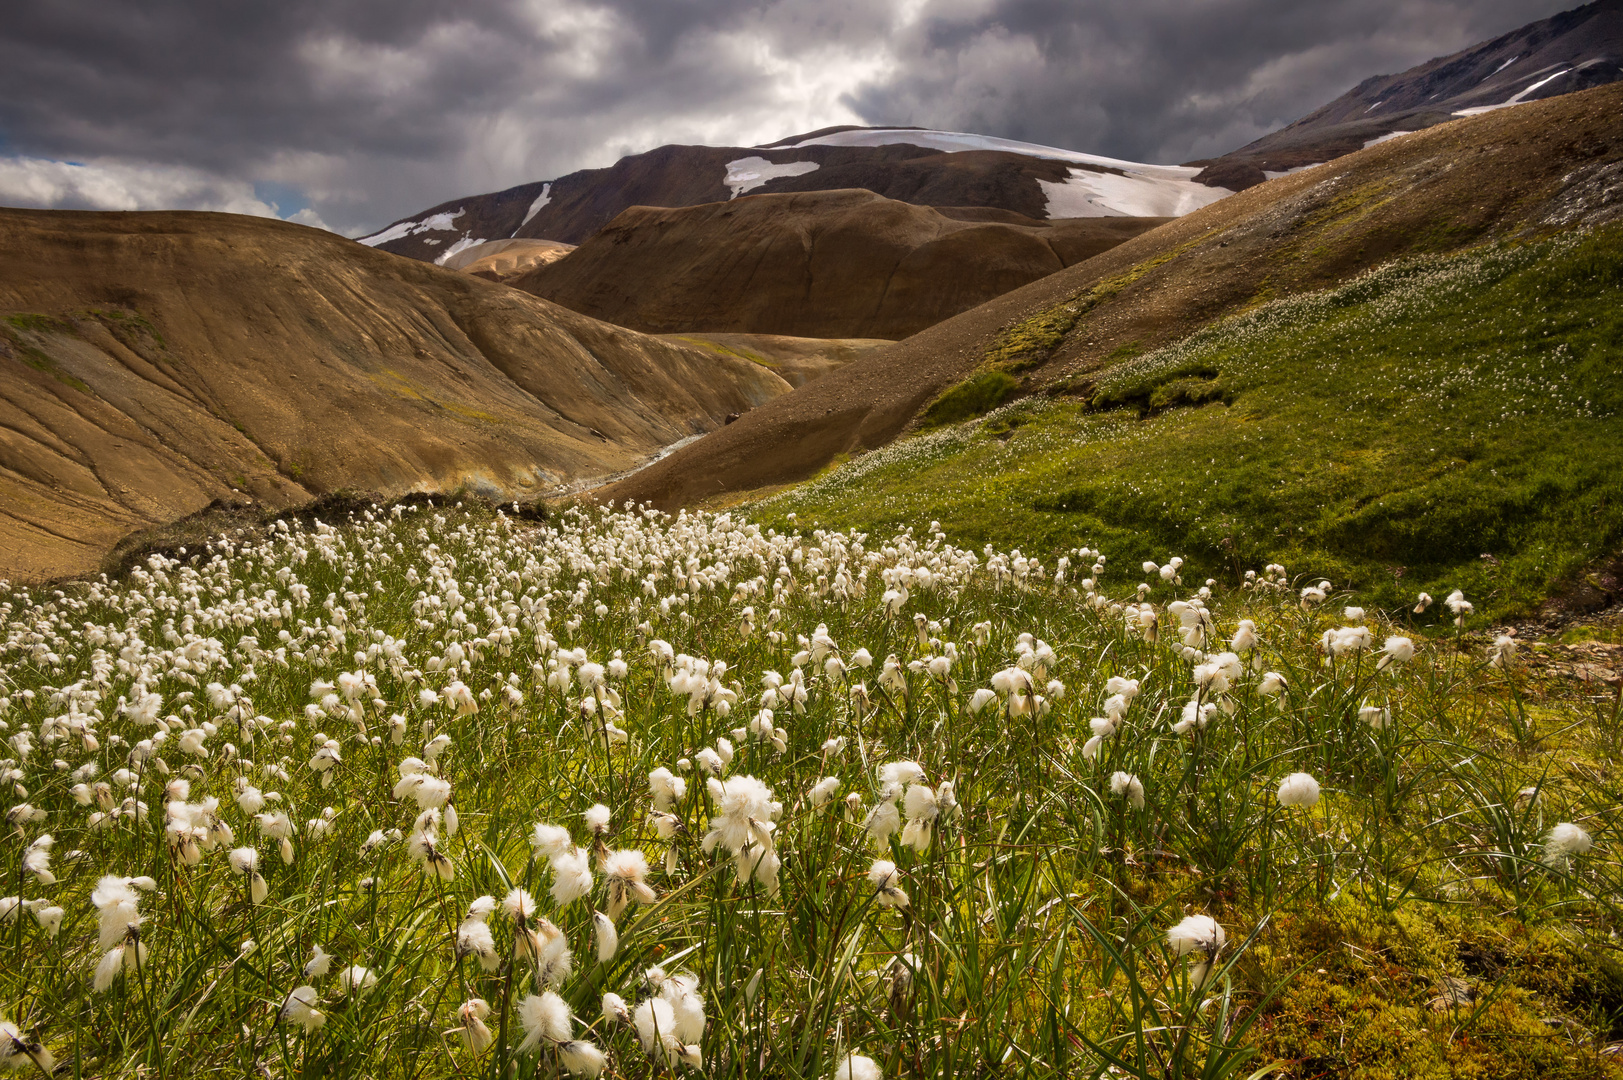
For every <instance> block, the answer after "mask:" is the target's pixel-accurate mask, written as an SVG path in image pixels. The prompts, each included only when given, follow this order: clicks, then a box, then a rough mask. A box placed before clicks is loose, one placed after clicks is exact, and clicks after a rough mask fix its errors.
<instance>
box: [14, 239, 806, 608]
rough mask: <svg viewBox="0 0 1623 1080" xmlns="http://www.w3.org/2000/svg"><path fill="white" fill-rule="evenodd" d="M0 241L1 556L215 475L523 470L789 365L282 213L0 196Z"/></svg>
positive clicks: (400, 484)
mask: <svg viewBox="0 0 1623 1080" xmlns="http://www.w3.org/2000/svg"><path fill="white" fill-rule="evenodd" d="M0 252H3V253H4V254H3V257H0V578H5V577H10V578H13V579H26V578H40V577H48V576H53V575H63V574H72V573H79V572H84V571H87V570H91V569H94V568H95V567H96V566H97V564H98V563H99V560H100V559H101V557H102V555H103V554H104V553H105V552H106V551H107V550H108V549H109V548H110V547H111V546H112V545H113V543H114V542H116V541H117V539H118V538H119V537H120V536H122V535H124V534H126V533H128V532H130V531H132V530H134V529H137V528H140V527H143V526H146V525H150V524H154V523H158V522H163V521H168V520H172V519H175V518H178V517H181V516H184V515H185V514H188V513H190V512H192V511H194V510H197V509H199V508H201V507H203V506H205V505H207V504H208V503H210V502H211V501H212V500H215V499H217V498H223V499H227V500H232V499H236V500H245V499H247V498H249V497H251V498H252V499H254V500H258V501H259V502H261V503H263V504H266V505H270V506H281V505H287V504H292V503H297V502H300V501H303V500H306V499H308V498H309V497H311V496H312V495H313V494H318V493H322V492H326V491H331V490H335V489H343V488H349V489H355V490H371V491H378V492H382V493H386V494H388V493H400V492H406V491H411V490H451V489H456V488H459V487H468V488H471V489H475V490H478V491H482V492H485V493H488V494H493V495H498V496H500V497H504V498H505V497H521V496H525V495H530V494H535V493H540V492H544V491H546V490H547V489H549V488H551V487H553V486H555V485H557V484H560V483H564V482H568V481H571V480H578V479H580V478H582V477H588V476H596V475H606V474H611V473H614V472H616V471H619V470H623V469H625V468H627V467H629V466H631V465H634V464H635V463H636V462H638V461H639V460H641V459H642V458H643V457H644V456H645V455H647V454H649V453H651V452H653V451H655V450H656V449H658V448H659V447H662V446H666V445H669V444H670V443H672V442H676V441H678V440H680V439H682V438H684V437H687V436H689V435H692V434H694V433H696V432H701V431H705V430H708V429H709V428H712V427H717V426H719V425H720V424H721V423H722V422H723V420H724V418H725V417H726V416H727V414H728V413H734V412H747V411H748V410H749V409H750V408H752V407H753V406H755V405H759V404H761V403H762V402H764V401H767V400H768V399H770V398H772V397H774V396H776V395H778V394H780V393H783V392H784V391H786V390H787V389H788V385H787V384H786V383H785V382H783V380H781V379H779V378H778V377H777V376H776V375H774V374H773V373H772V372H770V371H768V370H766V369H765V368H763V367H761V366H760V365H758V364H753V363H750V362H748V361H746V360H743V359H740V358H737V357H733V356H728V355H725V354H720V353H717V352H715V351H712V350H708V349H700V348H693V347H687V346H684V345H681V344H679V343H672V342H668V341H661V340H659V339H657V338H652V337H647V336H644V335H642V334H637V333H633V332H631V331H627V330H622V329H620V328H618V327H614V326H608V325H605V324H603V323H600V322H596V321H594V320H592V319H589V318H586V317H584V316H581V315H577V314H575V313H574V312H571V311H567V310H564V309H562V308H559V307H556V306H554V305H552V304H549V303H547V302H545V301H543V300H538V299H536V298H535V297H532V296H528V295H525V294H524V293H520V292H517V291H515V290H513V289H509V288H507V287H505V286H501V285H496V284H492V283H490V282H486V281H481V280H479V279H477V278H473V277H470V276H468V275H466V274H460V273H457V272H455V271H451V270H444V269H441V268H439V267H436V266H431V265H428V264H425V263H419V262H414V261H411V260H407V259H402V258H399V257H398V256H395V255H390V254H388V253H386V252H379V251H373V250H371V249H369V248H366V247H364V246H362V245H360V244H356V243H354V242H353V241H350V240H346V239H343V238H342V237H338V236H334V235H332V234H330V233H325V232H321V231H318V230H315V229H308V228H304V227H302V226H298V225H290V224H287V223H284V222H277V221H266V220H262V219H258V218H249V217H239V216H234V215H226V214H200V213H132V214H97V213H78V212H65V211H27V210H0Z"/></svg>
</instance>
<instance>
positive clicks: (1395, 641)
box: [1375, 634, 1414, 671]
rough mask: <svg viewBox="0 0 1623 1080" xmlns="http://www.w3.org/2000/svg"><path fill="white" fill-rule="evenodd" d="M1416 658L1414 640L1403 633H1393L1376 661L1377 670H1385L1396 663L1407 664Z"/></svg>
mask: <svg viewBox="0 0 1623 1080" xmlns="http://www.w3.org/2000/svg"><path fill="white" fill-rule="evenodd" d="M1412 659H1414V641H1413V640H1412V639H1410V638H1406V637H1404V636H1403V635H1401V634H1393V635H1392V636H1391V637H1389V638H1387V639H1386V644H1385V645H1384V646H1383V647H1382V649H1381V658H1380V659H1379V660H1378V661H1376V663H1375V670H1377V671H1385V670H1386V669H1387V668H1389V667H1391V666H1392V665H1394V664H1397V665H1402V664H1407V663H1408V662H1409V661H1410V660H1412Z"/></svg>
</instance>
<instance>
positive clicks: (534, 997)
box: [518, 990, 572, 1054]
mask: <svg viewBox="0 0 1623 1080" xmlns="http://www.w3.org/2000/svg"><path fill="white" fill-rule="evenodd" d="M518 1016H519V1022H520V1023H521V1024H522V1025H523V1026H524V1040H523V1041H522V1042H520V1043H519V1044H518V1052H519V1053H521V1054H526V1053H529V1052H530V1051H531V1050H534V1049H536V1048H537V1047H538V1046H540V1045H541V1044H542V1043H543V1042H547V1043H551V1044H552V1045H554V1046H556V1045H557V1044H558V1043H564V1042H568V1041H569V1037H570V1035H571V1034H572V1032H571V1031H570V1022H569V1004H568V1003H567V1002H565V1001H564V999H563V998H561V997H559V996H558V995H557V994H555V993H553V992H552V991H551V990H548V991H546V992H544V993H541V994H530V995H529V996H527V997H526V998H525V999H524V1000H523V1001H521V1002H519V1004H518Z"/></svg>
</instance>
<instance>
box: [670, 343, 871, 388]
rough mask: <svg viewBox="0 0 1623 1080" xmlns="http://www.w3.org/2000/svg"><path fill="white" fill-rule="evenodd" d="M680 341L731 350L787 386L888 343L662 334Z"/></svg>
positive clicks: (715, 349)
mask: <svg viewBox="0 0 1623 1080" xmlns="http://www.w3.org/2000/svg"><path fill="white" fill-rule="evenodd" d="M661 336H662V337H665V338H666V339H667V340H670V341H674V342H676V343H678V344H680V345H696V346H698V347H700V348H703V349H711V350H713V351H718V352H725V353H730V354H732V355H733V356H737V357H739V358H741V359H744V360H750V361H753V362H754V363H757V364H760V365H761V366H762V367H765V368H768V369H770V370H771V371H772V372H773V373H774V374H776V375H778V376H779V377H781V378H782V379H783V381H784V382H786V383H788V384H789V385H790V386H805V385H806V384H807V383H809V382H811V381H812V380H813V379H819V378H822V377H823V376H824V375H827V374H828V373H829V372H831V371H834V370H837V369H838V368H842V367H844V366H845V365H846V364H849V363H850V362H851V361H853V360H855V359H856V358H857V357H859V356H862V355H863V354H864V353H869V352H872V351H873V350H875V349H880V348H883V347H885V346H886V345H889V344H890V342H889V341H886V340H885V339H884V338H802V337H786V336H784V335H782V334H664V335H661Z"/></svg>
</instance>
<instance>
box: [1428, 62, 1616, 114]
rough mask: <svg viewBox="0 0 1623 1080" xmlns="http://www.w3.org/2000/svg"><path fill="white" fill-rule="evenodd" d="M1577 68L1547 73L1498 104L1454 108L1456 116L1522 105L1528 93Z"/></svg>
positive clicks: (1588, 63) (1583, 65) (1586, 64)
mask: <svg viewBox="0 0 1623 1080" xmlns="http://www.w3.org/2000/svg"><path fill="white" fill-rule="evenodd" d="M1593 63H1595V61H1593V60H1588V61H1585V62H1584V63H1582V64H1579V65H1577V67H1578V68H1585V67H1588V66H1589V65H1590V64H1593ZM1575 70H1577V68H1562V69H1561V70H1560V71H1558V72H1556V73H1555V74H1554V75H1546V76H1545V77H1544V78H1542V79H1540V80H1539V81H1538V82H1536V83H1534V84H1533V85H1532V86H1529V87H1528V88H1527V89H1525V90H1523V91H1522V92H1521V93H1519V94H1517V95H1515V96H1514V97H1512V98H1509V99H1507V100H1505V101H1501V102H1500V103H1499V104H1497V105H1478V106H1476V107H1474V108H1470V109H1455V110H1454V115H1455V116H1479V115H1481V114H1482V113H1485V112H1493V111H1494V110H1495V109H1508V108H1510V107H1511V106H1512V105H1520V104H1522V103H1523V102H1525V101H1526V100H1527V95H1528V94H1531V93H1532V92H1533V91H1534V90H1537V89H1538V88H1539V87H1541V86H1543V85H1545V84H1546V83H1552V82H1554V81H1555V80H1557V79H1559V78H1560V77H1561V76H1563V75H1566V74H1567V73H1569V72H1571V71H1575Z"/></svg>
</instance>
